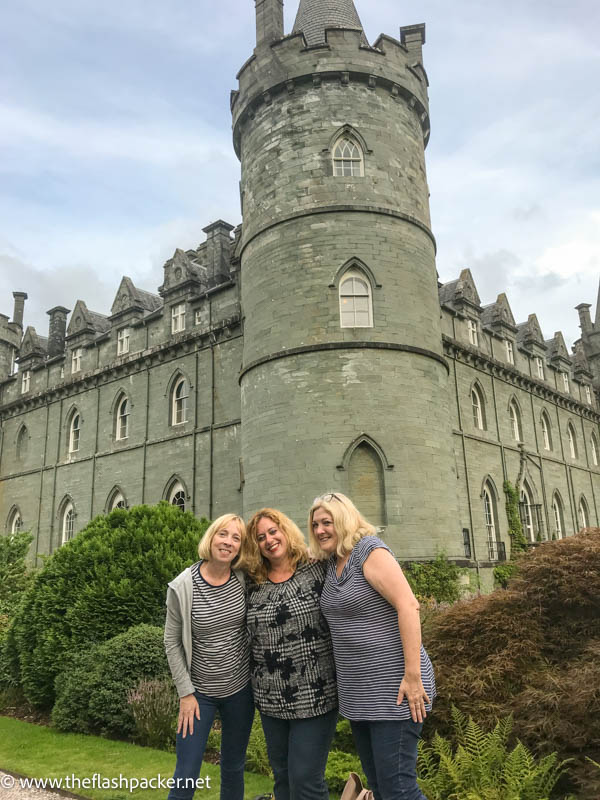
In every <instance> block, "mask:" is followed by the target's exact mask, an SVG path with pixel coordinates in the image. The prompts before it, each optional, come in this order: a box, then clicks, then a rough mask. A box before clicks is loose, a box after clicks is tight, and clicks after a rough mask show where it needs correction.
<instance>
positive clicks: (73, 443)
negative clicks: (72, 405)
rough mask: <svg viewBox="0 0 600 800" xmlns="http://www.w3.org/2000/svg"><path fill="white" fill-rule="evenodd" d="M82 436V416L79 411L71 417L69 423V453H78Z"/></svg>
mask: <svg viewBox="0 0 600 800" xmlns="http://www.w3.org/2000/svg"><path fill="white" fill-rule="evenodd" d="M80 436H81V416H80V414H79V412H78V411H74V412H73V414H72V415H71V422H70V423H69V453H77V452H78V450H79V441H80Z"/></svg>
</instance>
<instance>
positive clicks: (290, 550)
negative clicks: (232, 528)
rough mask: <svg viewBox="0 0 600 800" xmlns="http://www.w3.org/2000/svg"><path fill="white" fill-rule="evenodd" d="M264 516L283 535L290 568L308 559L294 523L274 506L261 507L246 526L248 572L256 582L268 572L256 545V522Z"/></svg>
mask: <svg viewBox="0 0 600 800" xmlns="http://www.w3.org/2000/svg"><path fill="white" fill-rule="evenodd" d="M265 517H266V518H267V519H270V520H271V522H273V523H274V524H275V525H277V527H278V528H279V530H280V531H281V532H282V534H283V535H284V538H285V540H286V542H287V555H288V558H289V561H290V566H291V567H292V569H294V570H295V569H296V567H297V566H298V564H304V563H306V562H307V561H308V549H307V547H306V541H305V539H304V536H303V535H302V531H301V530H300V528H299V527H298V526H297V525H296V523H295V522H293V521H292V520H291V519H290V518H289V517H286V515H285V514H284V513H283V512H282V511H277V510H276V509H274V508H261V509H260V511H257V512H256V514H254V516H253V517H252V518H251V519H250V521H249V522H248V525H247V526H246V532H247V539H248V551H249V566H248V574H249V575H250V577H251V578H252V580H254V581H255V582H256V583H264V582H265V581H266V580H267V575H268V572H269V562H268V560H267V559H266V558H265V557H264V556H263V554H262V553H261V552H260V548H259V547H258V523H259V522H260V521H261V519H264V518H265Z"/></svg>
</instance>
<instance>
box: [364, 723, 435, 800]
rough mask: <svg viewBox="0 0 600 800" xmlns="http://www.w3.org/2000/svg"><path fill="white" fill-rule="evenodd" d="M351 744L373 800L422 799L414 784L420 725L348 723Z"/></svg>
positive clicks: (421, 794) (422, 795)
mask: <svg viewBox="0 0 600 800" xmlns="http://www.w3.org/2000/svg"><path fill="white" fill-rule="evenodd" d="M350 725H351V726H352V735H353V736H354V743H355V744H356V749H357V750H358V755H359V756H360V763H361V764H362V767H363V769H364V771H365V775H366V776H367V780H368V781H369V786H370V787H371V789H372V790H373V794H374V795H375V800H426V797H425V795H424V794H423V792H422V791H421V790H420V789H419V786H418V784H417V744H418V742H419V737H420V736H421V730H422V728H423V723H422V722H413V721H412V719H406V720H404V719H403V720H377V721H375V722H352V721H351V722H350Z"/></svg>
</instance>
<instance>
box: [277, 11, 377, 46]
mask: <svg viewBox="0 0 600 800" xmlns="http://www.w3.org/2000/svg"><path fill="white" fill-rule="evenodd" d="M326 28H358V29H359V30H361V31H362V44H365V45H368V44H369V43H368V41H367V37H366V36H365V33H364V30H363V26H362V23H361V21H360V17H359V16H358V12H357V10H356V8H355V6H354V2H353V0H300V8H299V9H298V13H297V14H296V22H295V23H294V30H293V33H303V34H304V38H305V39H306V44H307V45H309V46H310V45H313V44H322V43H324V42H325V30H326Z"/></svg>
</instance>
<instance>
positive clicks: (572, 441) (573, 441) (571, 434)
mask: <svg viewBox="0 0 600 800" xmlns="http://www.w3.org/2000/svg"><path fill="white" fill-rule="evenodd" d="M567 436H568V438H569V453H570V454H571V458H577V434H576V433H575V428H574V427H573V425H572V424H571V423H570V422H569V424H568V425H567Z"/></svg>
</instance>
